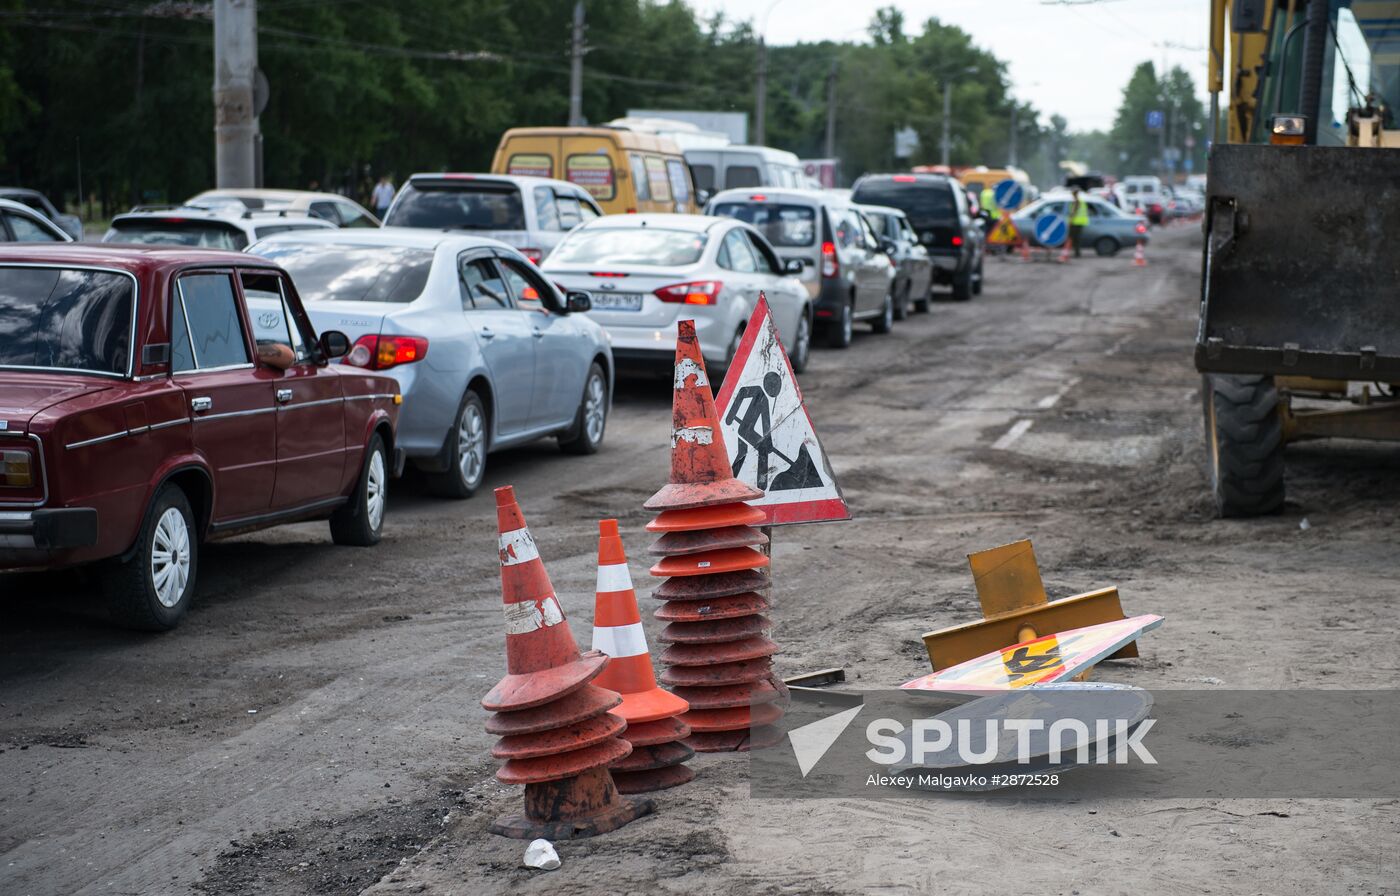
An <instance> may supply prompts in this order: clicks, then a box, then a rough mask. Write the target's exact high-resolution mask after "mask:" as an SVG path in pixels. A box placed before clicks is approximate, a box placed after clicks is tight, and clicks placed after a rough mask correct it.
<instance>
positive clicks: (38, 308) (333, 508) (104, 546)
mask: <svg viewBox="0 0 1400 896" xmlns="http://www.w3.org/2000/svg"><path fill="white" fill-rule="evenodd" d="M348 349H349V342H348V340H347V339H346V337H345V335H344V334H343V333H339V332H337V331H327V332H325V333H322V334H321V336H320V337H319V338H317V336H316V334H315V332H314V331H313V330H312V327H311V322H310V320H309V319H308V318H307V316H306V312H305V311H304V310H303V309H302V306H301V302H300V300H299V299H298V298H297V294H296V290H295V289H294V288H293V287H292V282H291V279H290V278H289V277H288V276H287V274H286V272H284V271H283V270H282V269H281V268H279V267H277V266H276V265H274V264H271V263H269V262H267V261H264V260H262V259H259V258H256V257H253V256H250V255H241V254H237V253H232V252H213V251H200V250H191V249H183V248H169V249H167V248H153V247H113V246H101V247H98V246H84V245H81V244H68V245H60V246H53V247H50V246H38V245H33V246H23V247H19V246H16V247H12V248H0V570H6V569H54V568H59V567H66V566H73V565H77V564H83V563H91V562H95V561H101V563H102V565H103V566H104V567H105V569H104V570H103V575H102V576H101V580H102V581H103V583H104V587H105V588H106V590H107V591H108V592H109V596H110V599H111V607H112V612H113V615H114V617H115V618H117V619H118V620H119V621H120V622H122V623H123V624H126V625H130V626H133V627H137V628H144V629H152V630H160V629H168V628H171V627H173V626H174V625H175V624H176V623H177V622H178V621H179V619H180V617H181V616H183V615H184V613H185V611H186V610H187V609H188V607H189V603H190V597H191V595H192V593H193V592H194V586H195V574H196V572H197V570H198V561H199V544H200V542H202V541H206V540H209V539H212V538H218V537H220V536H224V535H230V534H233V533H238V532H246V531H249V530H252V529H259V528H263V527H266V526H273V525H276V524H278V523H285V522H291V521H296V520H308V519H329V520H330V529H331V536H332V538H333V539H334V540H335V541H336V542H337V543H338V544H349V545H371V544H375V543H376V542H378V541H379V537H380V533H381V531H382V529H383V525H384V509H385V501H386V499H387V497H388V484H389V479H390V477H391V475H393V474H396V473H397V472H398V470H399V469H400V467H401V463H402V461H401V458H400V457H399V455H398V453H397V452H396V451H395V446H394V436H395V427H396V426H397V421H398V405H399V403H400V401H401V398H400V396H399V392H398V384H397V383H396V382H395V381H394V380H393V379H390V378H389V377H386V376H380V375H377V374H373V373H369V372H367V371H364V370H361V369H360V368H357V367H351V366H348V365H340V364H335V365H331V364H330V363H329V362H330V360H331V359H332V358H335V357H338V356H340V355H342V354H344V353H345V352H346V351H348ZM3 578H4V576H3V574H0V589H3V587H4V585H3Z"/></svg>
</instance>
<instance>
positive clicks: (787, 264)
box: [783, 258, 807, 274]
mask: <svg viewBox="0 0 1400 896" xmlns="http://www.w3.org/2000/svg"><path fill="white" fill-rule="evenodd" d="M805 267H807V265H805V264H804V263H803V262H802V259H800V258H785V259H783V273H784V274H801V273H802V270H803V268H805Z"/></svg>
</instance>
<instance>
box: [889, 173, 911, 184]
mask: <svg viewBox="0 0 1400 896" xmlns="http://www.w3.org/2000/svg"><path fill="white" fill-rule="evenodd" d="M916 179H917V178H915V177H914V175H912V174H896V175H895V176H894V182H895V183H897V184H912V183H914V181H915V180H916Z"/></svg>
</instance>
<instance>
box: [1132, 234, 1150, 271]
mask: <svg viewBox="0 0 1400 896" xmlns="http://www.w3.org/2000/svg"><path fill="white" fill-rule="evenodd" d="M1133 267H1135V268H1145V267H1147V256H1146V255H1145V254H1144V253H1143V245H1142V240H1138V241H1137V248H1136V249H1134V250H1133Z"/></svg>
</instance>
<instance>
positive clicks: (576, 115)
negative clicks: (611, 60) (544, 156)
mask: <svg viewBox="0 0 1400 896" xmlns="http://www.w3.org/2000/svg"><path fill="white" fill-rule="evenodd" d="M583 53H584V46H583V0H578V2H577V3H575V4H574V31H573V40H572V42H571V45H570V48H569V127H571V128H577V127H582V126H583Z"/></svg>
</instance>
